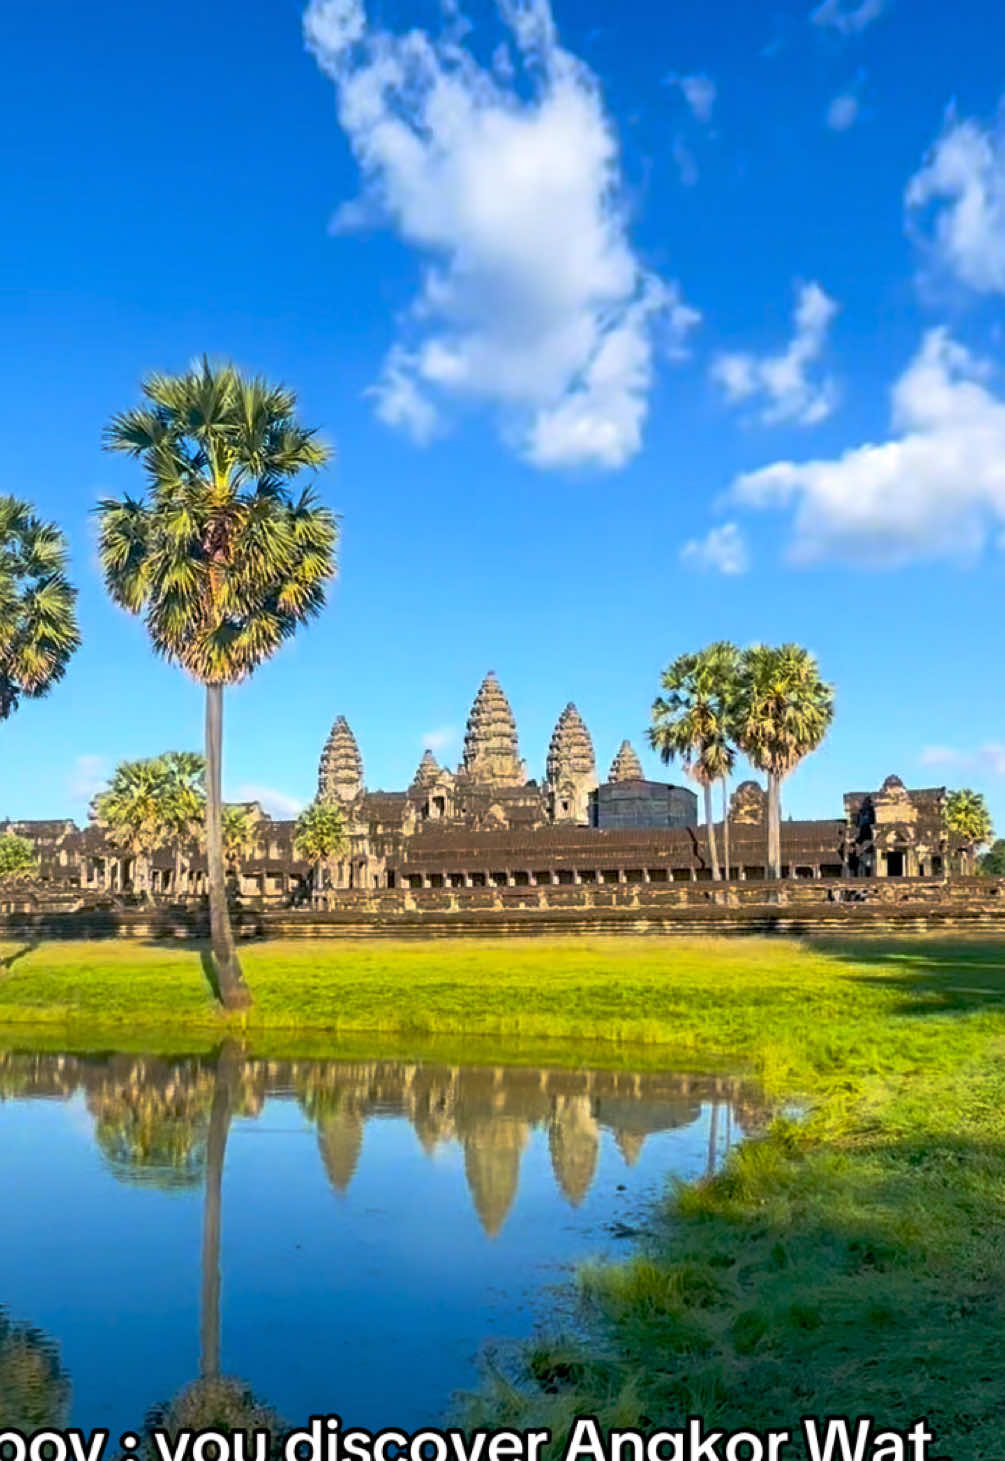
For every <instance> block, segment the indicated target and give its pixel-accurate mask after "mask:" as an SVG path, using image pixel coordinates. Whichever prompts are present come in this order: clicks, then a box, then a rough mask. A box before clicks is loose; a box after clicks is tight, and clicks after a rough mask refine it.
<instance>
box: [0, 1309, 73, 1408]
mask: <svg viewBox="0 0 1005 1461" xmlns="http://www.w3.org/2000/svg"><path fill="white" fill-rule="evenodd" d="M69 1413H70V1377H69V1375H67V1374H66V1372H65V1371H64V1369H63V1367H62V1365H61V1363H60V1359H59V1350H58V1349H57V1347H56V1345H55V1344H53V1342H52V1340H51V1339H49V1337H48V1336H47V1335H45V1334H42V1333H41V1331H40V1330H38V1329H32V1328H31V1327H30V1326H29V1325H27V1324H15V1323H14V1322H13V1321H12V1320H11V1319H10V1318H9V1317H8V1316H7V1315H6V1314H5V1313H4V1311H3V1310H2V1309H0V1424H2V1425H3V1426H4V1427H5V1428H8V1429H14V1430H19V1431H36V1430H41V1429H42V1428H43V1427H44V1426H57V1427H62V1426H65V1425H66V1423H67V1418H68V1416H69Z"/></svg>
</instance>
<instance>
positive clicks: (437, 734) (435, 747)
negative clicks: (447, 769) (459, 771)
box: [422, 725, 458, 752]
mask: <svg viewBox="0 0 1005 1461" xmlns="http://www.w3.org/2000/svg"><path fill="white" fill-rule="evenodd" d="M457 739H458V730H457V727H456V726H455V725H441V726H437V728H436V730H429V731H426V733H425V734H424V735H423V737H422V744H423V747H424V748H427V749H428V750H430V751H433V752H436V751H445V750H447V749H448V747H450V746H453V745H456V743H457Z"/></svg>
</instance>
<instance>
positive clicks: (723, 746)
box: [648, 645, 735, 879]
mask: <svg viewBox="0 0 1005 1461" xmlns="http://www.w3.org/2000/svg"><path fill="white" fill-rule="evenodd" d="M727 648H732V646H726V645H713V646H711V648H710V649H708V650H702V651H699V652H697V653H689V654H682V655H678V657H677V658H676V659H675V660H673V661H672V663H671V664H669V665H668V666H667V668H666V669H665V670H664V671H663V674H662V675H661V677H660V684H661V686H662V689H663V692H664V693H663V694H662V695H658V696H657V697H656V699H655V700H654V701H653V707H652V718H651V723H650V726H649V730H648V738H649V744H650V745H651V746H652V748H653V750H654V751H658V752H659V754H660V757H661V759H662V761H663V763H664V765H669V764H670V762H671V761H674V760H678V761H680V763H681V765H682V766H683V768H684V770H685V772H686V773H687V774H688V775H689V776H691V777H693V779H694V780H695V781H697V783H698V785H699V786H700V787H701V789H702V795H703V798H704V807H705V835H706V838H707V840H708V856H709V864H710V866H711V869H712V877H713V878H716V879H717V878H718V877H719V856H718V849H717V847H716V840H715V822H714V820H713V815H712V787H713V786H714V784H715V783H716V782H717V781H720V780H722V781H723V783H724V784H725V779H726V778H727V777H728V775H729V773H730V771H731V770H732V767H733V761H734V759H735V752H734V751H733V749H732V747H731V745H730V737H731V734H732V728H731V726H730V724H729V723H728V719H727V717H728V715H729V708H728V707H729V705H730V704H731V703H732V701H731V699H730V697H729V694H727V691H726V683H727V670H726V666H727V663H728V657H727V655H726V654H725V650H726V649H727Z"/></svg>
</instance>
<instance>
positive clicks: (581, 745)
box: [546, 700, 597, 786]
mask: <svg viewBox="0 0 1005 1461" xmlns="http://www.w3.org/2000/svg"><path fill="white" fill-rule="evenodd" d="M596 771H597V766H596V760H595V758H594V754H593V742H592V740H591V739H590V732H589V731H588V730H587V729H586V724H585V722H584V720H583V717H582V716H581V715H580V713H579V711H578V710H577V709H576V707H575V706H574V705H573V703H572V701H571V700H570V701H569V703H568V705H567V706H566V707H565V709H564V710H563V711H562V714H561V715H560V716H559V717H558V721H557V723H556V725H555V729H554V731H552V735H551V743H550V745H549V746H548V764H547V771H546V774H547V778H548V780H549V782H551V784H552V786H557V785H558V783H559V782H560V781H563V780H565V779H566V778H567V777H579V776H594V777H595V776H596Z"/></svg>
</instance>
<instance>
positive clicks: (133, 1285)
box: [0, 1050, 761, 1440]
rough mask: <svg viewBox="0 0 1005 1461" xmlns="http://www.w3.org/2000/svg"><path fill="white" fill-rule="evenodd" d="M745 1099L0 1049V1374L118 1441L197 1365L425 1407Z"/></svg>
mask: <svg viewBox="0 0 1005 1461" xmlns="http://www.w3.org/2000/svg"><path fill="white" fill-rule="evenodd" d="M760 1116H761V1112H760V1109H759V1106H758V1099H757V1093H756V1090H755V1089H754V1088H753V1087H751V1086H750V1085H749V1084H748V1083H746V1082H744V1081H741V1080H739V1079H733V1078H730V1077H726V1076H721V1075H720V1076H714V1077H706V1076H698V1075H677V1074H673V1073H669V1072H668V1073H658V1072H653V1071H646V1072H645V1073H639V1074H636V1073H634V1072H632V1071H631V1070H624V1071H616V1072H612V1071H587V1070H561V1069H541V1068H528V1067H523V1066H507V1065H496V1066H489V1065H485V1064H481V1065H470V1066H464V1065H460V1066H458V1065H451V1066H447V1065H436V1064H423V1063H410V1062H406V1061H401V1060H395V1061H377V1060H374V1061H367V1060H353V1061H338V1060H330V1061H297V1062H283V1061H262V1060H245V1059H243V1058H242V1057H241V1056H240V1054H239V1053H238V1052H236V1051H234V1050H230V1051H228V1050H224V1051H223V1052H222V1053H221V1055H220V1057H219V1058H218V1059H216V1060H205V1059H196V1058H164V1057H140V1056H136V1055H115V1054H103V1055H100V1056H88V1057H83V1056H76V1055H66V1056H62V1055H52V1054H45V1055H40V1054H28V1053H15V1052H11V1053H7V1054H0V1150H2V1152H3V1178H4V1180H3V1197H4V1200H3V1203H2V1204H0V1252H2V1253H3V1265H2V1271H3V1286H2V1290H0V1396H3V1397H4V1405H5V1407H7V1408H9V1407H10V1406H13V1407H14V1408H15V1409H16V1408H17V1407H18V1406H21V1407H22V1408H23V1410H24V1414H23V1416H19V1417H17V1419H18V1420H21V1421H22V1423H28V1424H34V1425H42V1424H60V1423H61V1424H67V1423H69V1424H73V1425H77V1426H80V1427H82V1428H84V1429H88V1430H89V1429H91V1428H94V1427H98V1426H107V1427H108V1428H109V1429H110V1430H111V1432H112V1436H113V1438H115V1439H116V1440H117V1438H118V1436H119V1434H120V1433H121V1432H122V1431H124V1430H127V1429H136V1428H137V1427H139V1426H141V1425H142V1423H143V1420H144V1417H145V1416H146V1415H147V1413H148V1412H149V1411H150V1410H151V1408H152V1407H154V1406H156V1405H159V1404H163V1403H165V1402H167V1401H169V1400H170V1399H171V1398H172V1397H173V1396H174V1395H176V1394H177V1393H178V1392H179V1391H180V1390H181V1389H182V1388H183V1387H184V1386H186V1385H187V1384H190V1383H191V1382H192V1381H193V1380H195V1379H196V1378H197V1377H198V1376H199V1374H200V1372H202V1373H203V1374H210V1375H212V1374H214V1373H222V1374H225V1375H235V1376H239V1377H240V1378H241V1379H242V1380H243V1381H245V1382H247V1384H248V1385H249V1386H250V1387H251V1389H252V1390H253V1391H254V1393H255V1395H256V1397H257V1398H258V1399H259V1400H261V1401H262V1402H263V1403H266V1404H268V1405H269V1406H271V1407H273V1408H274V1409H275V1410H276V1411H277V1412H278V1413H279V1415H281V1416H282V1417H284V1418H285V1419H286V1420H288V1421H291V1422H300V1421H302V1420H303V1419H305V1418H306V1417H307V1416H309V1415H310V1414H312V1413H317V1412H327V1411H338V1413H340V1414H341V1415H342V1416H343V1418H344V1420H345V1422H346V1424H363V1425H367V1426H371V1427H376V1426H380V1425H388V1424H394V1425H402V1426H405V1427H406V1428H410V1427H415V1426H418V1425H421V1424H425V1423H428V1422H432V1421H435V1420H437V1419H439V1418H442V1417H443V1415H444V1414H445V1412H446V1411H447V1409H448V1407H449V1404H450V1399H451V1395H452V1393H453V1392H454V1391H456V1390H458V1389H462V1388H464V1387H466V1386H470V1385H471V1384H472V1383H473V1382H474V1381H475V1380H476V1378H477V1362H478V1355H479V1352H480V1350H481V1348H482V1347H483V1345H484V1344H486V1343H488V1344H492V1343H493V1342H505V1341H507V1340H513V1339H520V1338H522V1337H525V1336H527V1335H529V1334H530V1333H532V1332H533V1330H534V1328H535V1326H536V1325H538V1324H541V1323H543V1322H545V1321H546V1320H547V1319H548V1316H549V1314H550V1313H552V1312H553V1311H554V1309H555V1305H556V1301H559V1302H560V1303H563V1304H564V1303H567V1301H568V1292H569V1290H568V1288H567V1287H564V1285H566V1284H567V1280H568V1278H569V1276H570V1274H571V1272H572V1269H573V1266H574V1265H575V1264H576V1263H577V1262H578V1261H580V1260H582V1259H584V1258H588V1257H590V1256H591V1255H592V1256H595V1255H607V1256H612V1257H615V1256H622V1255H624V1254H625V1253H626V1252H627V1251H629V1245H630V1244H631V1243H632V1242H633V1241H634V1240H635V1239H636V1238H637V1237H638V1236H639V1235H640V1232H642V1231H644V1229H645V1227H646V1224H647V1223H649V1222H650V1221H651V1218H652V1208H653V1200H654V1199H656V1198H658V1197H659V1196H660V1194H661V1193H662V1192H663V1191H664V1190H665V1188H666V1184H667V1182H668V1180H669V1178H670V1177H671V1175H677V1176H680V1177H684V1178H694V1177H698V1176H701V1175H702V1174H704V1173H706V1172H708V1171H709V1170H712V1169H714V1168H715V1167H716V1166H717V1165H718V1164H719V1163H721V1161H722V1160H723V1158H724V1156H725V1154H726V1152H727V1151H728V1150H729V1148H730V1146H731V1145H732V1144H733V1143H735V1142H736V1141H737V1140H739V1139H741V1138H742V1136H743V1134H744V1132H745V1131H746V1130H749V1129H750V1127H751V1126H752V1125H754V1124H756V1123H757V1121H758V1120H759V1119H760ZM3 1419H4V1421H5V1422H7V1423H13V1422H14V1420H15V1417H13V1416H8V1415H6V1414H5V1415H4V1416H3Z"/></svg>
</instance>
